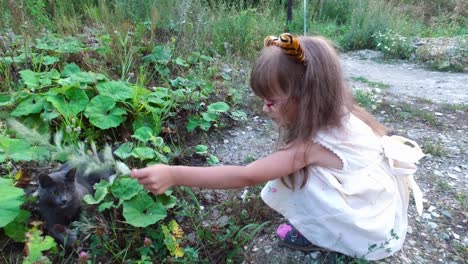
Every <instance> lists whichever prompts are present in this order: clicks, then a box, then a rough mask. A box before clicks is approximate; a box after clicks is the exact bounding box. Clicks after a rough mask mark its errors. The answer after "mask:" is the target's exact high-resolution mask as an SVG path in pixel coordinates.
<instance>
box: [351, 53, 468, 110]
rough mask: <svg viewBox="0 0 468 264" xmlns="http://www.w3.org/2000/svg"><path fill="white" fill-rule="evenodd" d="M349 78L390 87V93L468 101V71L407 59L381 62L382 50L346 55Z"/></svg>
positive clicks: (436, 99)
mask: <svg viewBox="0 0 468 264" xmlns="http://www.w3.org/2000/svg"><path fill="white" fill-rule="evenodd" d="M342 57H343V68H344V69H345V72H346V74H347V75H348V76H349V77H354V78H356V77H364V78H366V79H368V80H369V81H373V82H382V83H384V84H387V85H389V86H390V89H389V92H390V93H393V94H396V95H406V96H413V97H418V98H424V99H427V100H431V101H433V102H436V103H468V74H466V73H447V72H436V71H430V70H427V69H424V68H422V67H421V66H419V65H415V64H412V63H408V62H405V61H395V62H394V63H390V64H388V63H387V64H383V63H379V62H378V60H381V53H379V52H377V51H371V50H362V51H357V52H351V53H347V54H344V55H343V56H342Z"/></svg>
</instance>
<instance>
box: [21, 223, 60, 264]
mask: <svg viewBox="0 0 468 264" xmlns="http://www.w3.org/2000/svg"><path fill="white" fill-rule="evenodd" d="M27 238H28V239H27V242H26V246H25V248H26V250H25V252H27V253H28V254H27V256H25V258H24V260H23V264H33V263H52V262H50V261H49V259H48V258H46V257H45V258H44V256H43V255H42V252H43V251H47V250H50V249H52V248H54V247H56V246H57V243H55V241H54V239H53V238H52V237H50V236H45V237H43V236H42V232H41V231H40V230H38V229H37V228H36V227H33V228H32V229H31V230H30V231H29V232H28V236H27Z"/></svg>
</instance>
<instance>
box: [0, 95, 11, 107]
mask: <svg viewBox="0 0 468 264" xmlns="http://www.w3.org/2000/svg"><path fill="white" fill-rule="evenodd" d="M10 103H11V95H10V94H0V106H3V105H9V104H10Z"/></svg>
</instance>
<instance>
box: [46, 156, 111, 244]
mask: <svg viewBox="0 0 468 264" xmlns="http://www.w3.org/2000/svg"><path fill="white" fill-rule="evenodd" d="M113 174H114V171H113V169H102V170H97V171H93V172H87V173H85V172H84V171H83V170H80V169H77V168H74V167H71V166H70V165H69V164H67V163H66V164H64V165H63V166H62V167H61V168H60V169H58V170H57V171H55V172H52V173H50V174H41V175H39V211H40V213H41V215H42V218H43V220H44V221H45V228H46V230H47V231H48V232H49V234H50V235H51V236H52V237H54V238H55V240H56V241H57V242H58V243H60V244H62V245H64V246H65V247H68V248H70V247H73V245H74V243H75V241H76V239H77V235H76V233H75V232H73V230H71V229H70V228H69V225H70V223H72V222H73V221H76V220H78V218H79V216H80V213H81V199H82V198H83V196H84V195H85V194H87V193H91V194H92V193H94V189H93V185H94V184H95V183H97V182H99V181H101V180H102V179H106V180H108V179H109V178H110V177H111V176H112V175H113Z"/></svg>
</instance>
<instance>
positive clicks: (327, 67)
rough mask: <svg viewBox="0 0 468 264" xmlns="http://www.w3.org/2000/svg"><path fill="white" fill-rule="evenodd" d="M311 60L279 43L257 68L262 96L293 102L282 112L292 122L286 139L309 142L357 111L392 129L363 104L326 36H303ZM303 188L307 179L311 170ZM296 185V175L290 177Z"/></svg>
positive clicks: (380, 129) (379, 130)
mask: <svg viewBox="0 0 468 264" xmlns="http://www.w3.org/2000/svg"><path fill="white" fill-rule="evenodd" d="M298 40H299V42H300V44H301V47H302V49H303V50H304V54H305V58H306V62H305V64H303V63H300V62H297V61H295V60H294V59H292V58H290V57H289V56H288V55H286V54H285V53H284V52H283V51H282V50H281V49H280V48H279V47H276V46H270V47H266V48H264V49H263V51H262V53H261V54H260V57H259V58H258V59H257V61H256V64H255V65H254V67H253V69H252V73H251V79H250V85H251V87H252V90H253V91H254V93H255V94H256V95H257V96H259V97H261V98H272V97H273V96H275V95H278V94H284V95H286V96H287V97H288V101H287V102H286V103H285V104H283V106H282V108H281V109H280V111H283V112H282V113H283V115H286V116H287V117H288V118H287V120H288V123H287V124H285V126H284V127H282V128H281V129H280V135H281V137H280V142H281V143H282V144H288V143H291V142H296V141H299V142H308V141H310V140H312V139H313V138H315V137H316V135H317V133H318V131H321V130H327V129H331V128H337V127H341V126H342V122H343V117H345V116H347V115H348V114H349V113H353V114H354V115H355V116H357V117H358V118H359V119H361V120H362V121H364V122H365V123H366V124H367V125H369V126H370V127H371V128H372V129H373V131H374V132H375V133H376V134H378V135H384V134H385V133H386V128H385V127H384V126H383V125H382V124H380V123H379V122H377V121H376V120H375V118H373V117H372V115H371V114H369V113H368V112H367V111H366V110H364V109H363V108H361V107H359V106H357V104H356V103H355V101H354V98H353V96H352V93H351V89H350V88H349V87H348V85H347V82H346V81H345V79H344V74H343V71H342V68H341V64H340V60H339V57H338V55H337V53H336V51H335V49H334V47H333V46H334V45H333V43H332V42H331V41H329V40H328V39H326V38H323V37H298ZM302 173H303V175H304V177H303V181H302V184H301V188H302V187H303V186H304V185H305V183H306V181H307V171H306V168H305V171H304V170H303V171H302ZM288 178H289V180H290V183H291V186H288V184H286V182H285V181H284V179H283V183H285V184H286V186H288V187H290V188H293V189H294V185H295V184H294V183H295V181H294V177H293V176H292V175H289V176H288Z"/></svg>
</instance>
